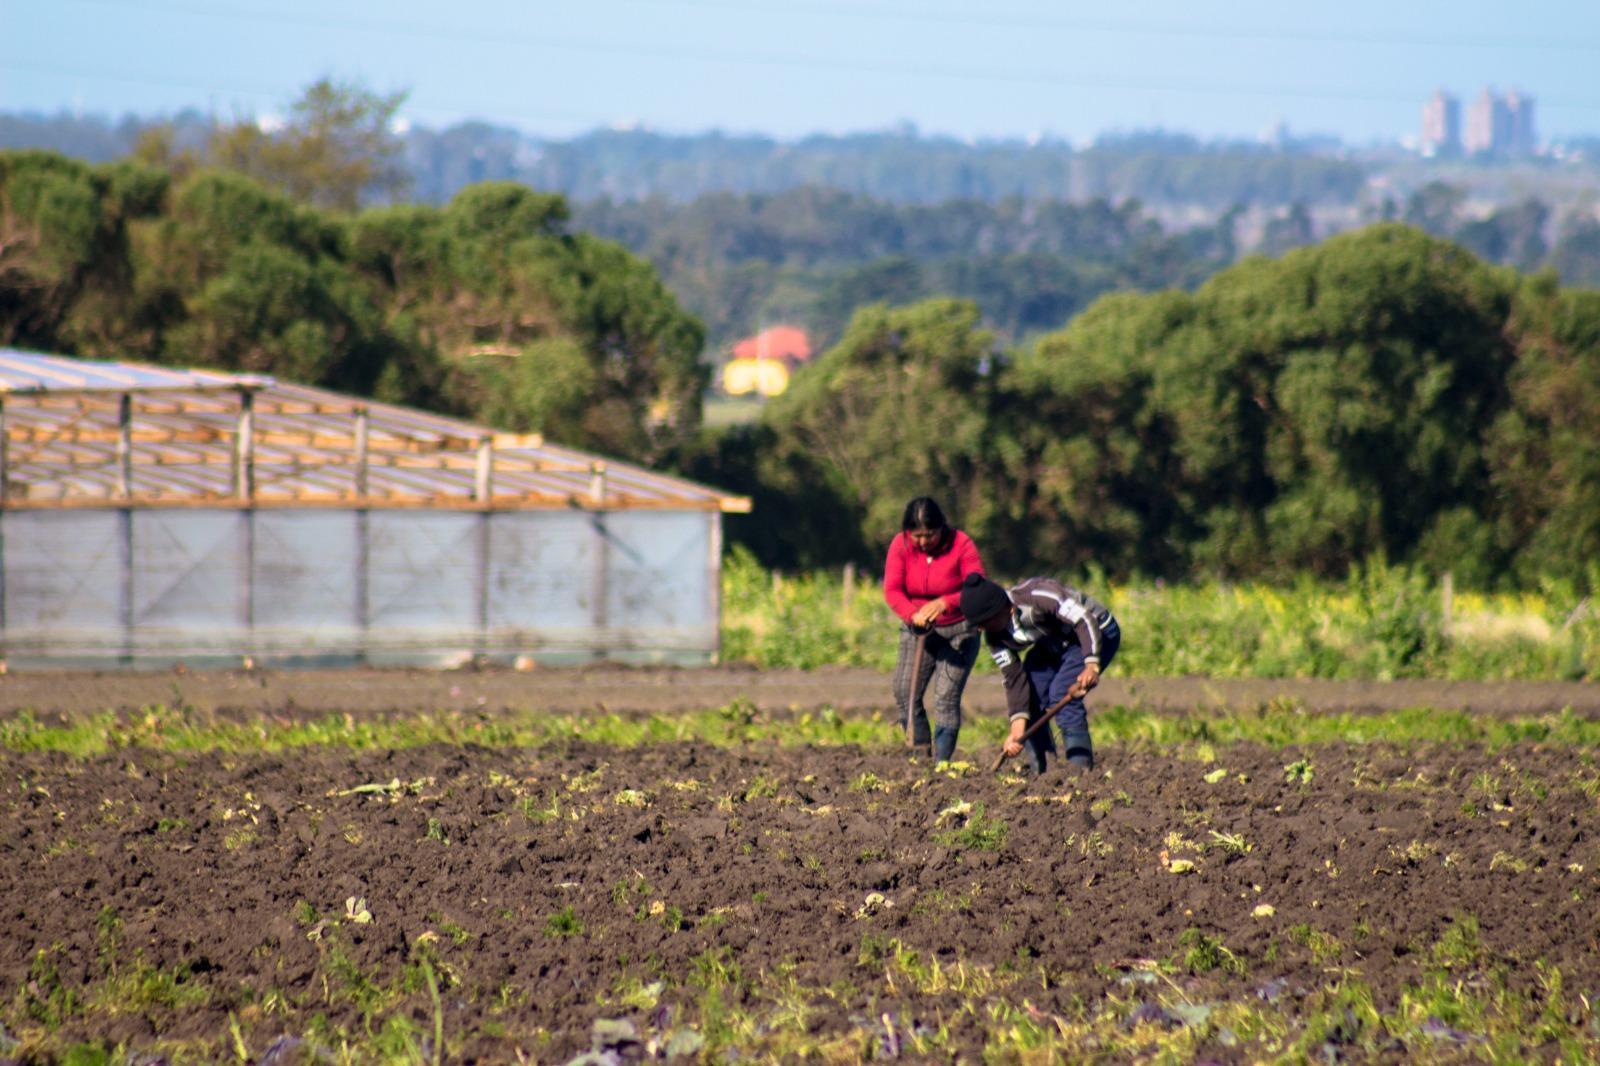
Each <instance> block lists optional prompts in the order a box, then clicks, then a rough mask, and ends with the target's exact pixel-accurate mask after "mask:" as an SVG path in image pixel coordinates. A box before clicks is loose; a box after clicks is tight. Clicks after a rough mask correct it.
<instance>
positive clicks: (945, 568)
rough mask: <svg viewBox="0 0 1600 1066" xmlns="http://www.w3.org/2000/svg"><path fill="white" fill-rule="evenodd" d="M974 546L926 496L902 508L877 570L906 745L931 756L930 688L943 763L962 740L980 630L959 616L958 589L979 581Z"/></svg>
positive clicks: (935, 741)
mask: <svg viewBox="0 0 1600 1066" xmlns="http://www.w3.org/2000/svg"><path fill="white" fill-rule="evenodd" d="M983 572H984V571H983V560H982V559H980V558H979V557H978V548H977V545H975V544H973V543H972V538H971V537H969V536H967V535H966V534H965V533H963V532H961V531H960V530H959V529H951V528H950V524H949V523H948V522H946V521H945V517H944V512H943V511H941V510H940V509H939V505H938V504H937V503H935V502H933V500H931V499H929V498H928V497H927V496H918V497H917V498H916V499H914V500H912V501H911V502H910V503H908V504H906V511H905V515H904V516H903V517H902V518H901V519H900V533H899V535H898V536H896V537H895V538H894V540H892V541H890V542H889V557H888V559H887V561H886V562H885V563H884V567H883V598H884V600H885V601H886V602H887V603H888V604H889V607H890V609H891V610H893V611H894V613H895V614H896V615H898V616H899V617H900V623H901V625H900V654H899V657H898V658H897V659H896V660H895V666H894V701H895V707H896V708H897V709H898V710H899V712H900V721H901V723H902V724H904V723H905V722H906V721H907V719H908V716H909V720H910V722H911V733H912V735H911V740H912V743H913V744H914V745H915V746H916V747H917V749H918V750H919V751H921V752H923V753H925V754H927V753H929V743H930V737H929V734H928V712H927V708H926V706H925V705H924V703H923V697H924V695H925V694H926V692H927V690H928V688H929V686H930V685H931V686H932V688H933V700H932V703H933V735H932V738H931V743H932V752H931V754H932V755H933V757H934V758H935V759H938V760H941V761H942V760H948V759H949V758H950V757H951V756H952V755H953V754H954V753H955V750H956V738H957V737H958V736H959V735H960V733H961V691H962V689H964V688H966V685H967V675H968V674H970V673H971V672H972V664H973V661H974V660H976V659H977V657H978V644H979V634H978V630H977V629H976V628H975V627H974V626H973V625H972V624H971V623H969V622H968V621H967V619H966V616H965V615H963V614H962V613H961V582H962V581H963V580H964V579H965V578H966V576H967V575H968V574H979V575H982V574H983ZM919 639H920V640H921V641H922V642H923V647H922V658H921V663H920V665H919V667H918V670H917V673H918V676H917V677H915V678H913V677H912V676H911V672H912V665H913V661H914V660H916V658H917V653H916V652H917V642H918V640H919Z"/></svg>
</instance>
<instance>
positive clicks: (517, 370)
mask: <svg viewBox="0 0 1600 1066" xmlns="http://www.w3.org/2000/svg"><path fill="white" fill-rule="evenodd" d="M0 341H3V342H5V343H14V344H23V345H27V346H30V347H35V348H39V349H44V350H51V351H61V352H69V353H79V354H84V355H96V356H101V357H106V358H118V359H135V360H151V361H156V362H163V363H168V364H175V365H183V366H210V367H217V368H221V369H227V370H237V371H249V372H256V373H263V374H271V375H276V376H280V377H283V378H285V379H288V380H292V381H300V382H304V383H307V384H312V385H319V386H323V387H327V388H333V389H337V390H341V391H346V392H351V393H355V394H359V395H370V396H375V397H378V398H381V399H384V400H389V401H392V402H403V403H414V404H420V405H423V406H427V407H431V408H434V409H438V410H444V411H448V412H450V413H454V414H460V415H464V416H467V417H473V418H480V419H483V420H485V421H488V422H491V423H492V424H495V425H497V426H502V427H506V428H513V429H518V430H540V431H543V432H545V433H546V434H548V435H549V436H550V437H551V438H552V439H555V440H560V441H562V442H565V443H569V444H573V445H576V446H580V447H589V448H595V449H598V450H601V451H605V452H609V453H612V454H616V455H619V456H624V457H629V458H636V459H644V460H651V459H654V458H657V457H659V456H661V455H662V454H665V452H666V451H667V450H669V449H671V448H673V447H676V446H677V445H679V444H681V443H682V442H683V441H685V440H687V439H689V438H690V437H691V436H692V435H693V433H694V432H695V430H696V428H697V426H698V423H699V416H700V394H701V391H702V389H703V387H704V385H705V371H704V369H703V368H702V367H701V365H700V364H699V361H698V356H699V352H700V349H701V347H702V343H703V333H702V331H701V328H700V326H699V324H698V323H697V322H695V320H694V319H693V318H691V317H690V316H688V315H686V314H685V313H684V312H683V311H682V310H681V309H680V308H679V307H678V305H677V303H676V301H675V300H674V299H673V297H672V295H671V294H670V293H669V292H668V291H667V290H666V289H665V288H664V287H663V286H662V285H661V283H660V280H659V279H658V278H657V277H656V275H655V273H654V271H652V270H651V268H650V267H649V266H648V265H647V264H645V263H644V262H643V261H641V260H639V259H637V258H636V257H634V256H632V255H630V254H629V253H628V252H627V251H625V250H624V249H622V248H621V247H620V246H618V245H616V244H614V243H612V242H609V241H604V240H599V239H596V238H594V237H592V236H589V235H587V234H583V233H574V232H570V230H569V228H568V224H567V209H566V204H565V201H563V200H562V199H561V198H560V197H558V196H552V195H547V194H539V193H535V192H533V191H531V190H529V189H526V188H524V187H522V186H517V185H511V184H484V185H479V186H474V187H472V188H469V189H467V190H464V191H463V193H462V194H461V195H460V196H458V197H457V198H456V200H454V201H452V202H451V204H449V205H448V206H446V207H445V208H442V209H441V208H432V207H393V208H379V209H372V210H369V211H366V212H363V213H359V214H356V215H347V214H344V213H342V212H340V213H332V212H328V211H324V210H321V209H318V208H316V207H313V206H310V205H308V204H305V203H303V202H300V201H297V200H295V199H293V198H291V197H290V196H288V195H286V194H285V193H282V192H280V191H277V190H274V189H271V188H269V187H266V186H264V185H262V184H260V183H258V182H256V181H255V180H253V179H251V178H249V177H247V176H245V175H242V174H239V173H237V172H232V171H221V170H214V169H210V170H206V169H202V170H197V171H195V172H193V173H192V174H190V175H188V176H187V177H184V178H182V179H181V180H178V181H176V182H173V181H171V180H170V179H169V178H168V177H167V176H166V175H165V174H163V173H162V172H160V171H156V170H150V169H148V168H141V167H138V166H134V165H131V164H114V165H103V166H99V167H88V166H85V165H83V164H81V163H75V162H72V161H70V160H66V159H63V158H61V157H60V156H55V155H51V154H48V153H0Z"/></svg>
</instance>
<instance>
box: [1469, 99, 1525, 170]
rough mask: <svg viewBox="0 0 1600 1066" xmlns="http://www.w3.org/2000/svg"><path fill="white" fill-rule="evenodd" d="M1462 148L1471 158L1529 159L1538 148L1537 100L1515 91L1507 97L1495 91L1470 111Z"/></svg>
mask: <svg viewBox="0 0 1600 1066" xmlns="http://www.w3.org/2000/svg"><path fill="white" fill-rule="evenodd" d="M1461 145H1462V147H1463V148H1464V149H1465V150H1466V152H1467V154H1468V155H1476V156H1490V157H1494V158H1499V159H1511V158H1517V157H1520V156H1529V155H1532V154H1533V153H1534V151H1535V150H1536V149H1537V147H1538V140H1537V136H1536V134H1535V131H1534V124H1533V97H1531V96H1524V95H1523V94H1521V93H1519V92H1517V91H1516V90H1514V89H1513V90H1512V91H1511V92H1509V93H1507V94H1506V95H1504V96H1501V95H1499V94H1498V93H1496V92H1495V91H1494V90H1492V89H1485V90H1483V93H1482V94H1481V95H1480V96H1479V97H1478V98H1477V99H1476V100H1474V101H1472V103H1471V104H1470V105H1468V107H1467V123H1466V131H1465V133H1464V134H1463V135H1462V138H1461Z"/></svg>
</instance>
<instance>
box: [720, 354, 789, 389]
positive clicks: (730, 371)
mask: <svg viewBox="0 0 1600 1066" xmlns="http://www.w3.org/2000/svg"><path fill="white" fill-rule="evenodd" d="M788 387H789V367H788V366H787V364H785V363H784V361H783V360H780V359H730V360H728V362H727V363H725V364H724V365H723V367H722V391H723V392H725V393H727V394H728V395H729V396H748V395H749V394H751V393H759V394H760V395H762V396H776V395H778V394H779V393H780V392H782V391H783V390H784V389H787V388H788Z"/></svg>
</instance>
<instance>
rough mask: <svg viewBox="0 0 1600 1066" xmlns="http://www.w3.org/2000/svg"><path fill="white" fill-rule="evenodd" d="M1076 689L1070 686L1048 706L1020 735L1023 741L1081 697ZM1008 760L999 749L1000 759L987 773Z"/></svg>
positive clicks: (1002, 750) (995, 770) (1004, 750)
mask: <svg viewBox="0 0 1600 1066" xmlns="http://www.w3.org/2000/svg"><path fill="white" fill-rule="evenodd" d="M1077 689H1078V686H1077V685H1076V684H1074V685H1073V686H1072V688H1071V689H1069V690H1068V691H1067V694H1066V695H1065V696H1062V697H1061V698H1060V699H1059V700H1056V701H1055V702H1054V703H1052V704H1051V705H1050V708H1049V709H1048V710H1046V711H1045V712H1044V713H1043V714H1041V715H1040V716H1039V719H1038V721H1036V722H1034V723H1033V724H1032V725H1030V726H1028V728H1027V730H1026V731H1025V732H1024V733H1023V734H1022V739H1023V740H1027V739H1028V738H1029V737H1031V736H1033V735H1034V734H1035V733H1037V732H1038V731H1039V730H1041V729H1043V728H1044V727H1045V726H1047V725H1049V724H1050V719H1052V718H1054V717H1055V716H1056V712H1057V711H1059V710H1060V709H1061V708H1063V707H1065V706H1066V705H1067V704H1069V703H1071V702H1072V700H1073V697H1075V696H1081V695H1083V693H1081V692H1079V691H1078V690H1077ZM1009 758H1011V756H1009V755H1007V754H1006V749H1005V748H1001V749H1000V757H999V758H998V759H996V760H995V761H994V765H993V766H991V767H989V772H990V773H994V772H997V771H998V770H999V769H1000V767H1002V766H1004V765H1005V764H1006V760H1007V759H1009Z"/></svg>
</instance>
